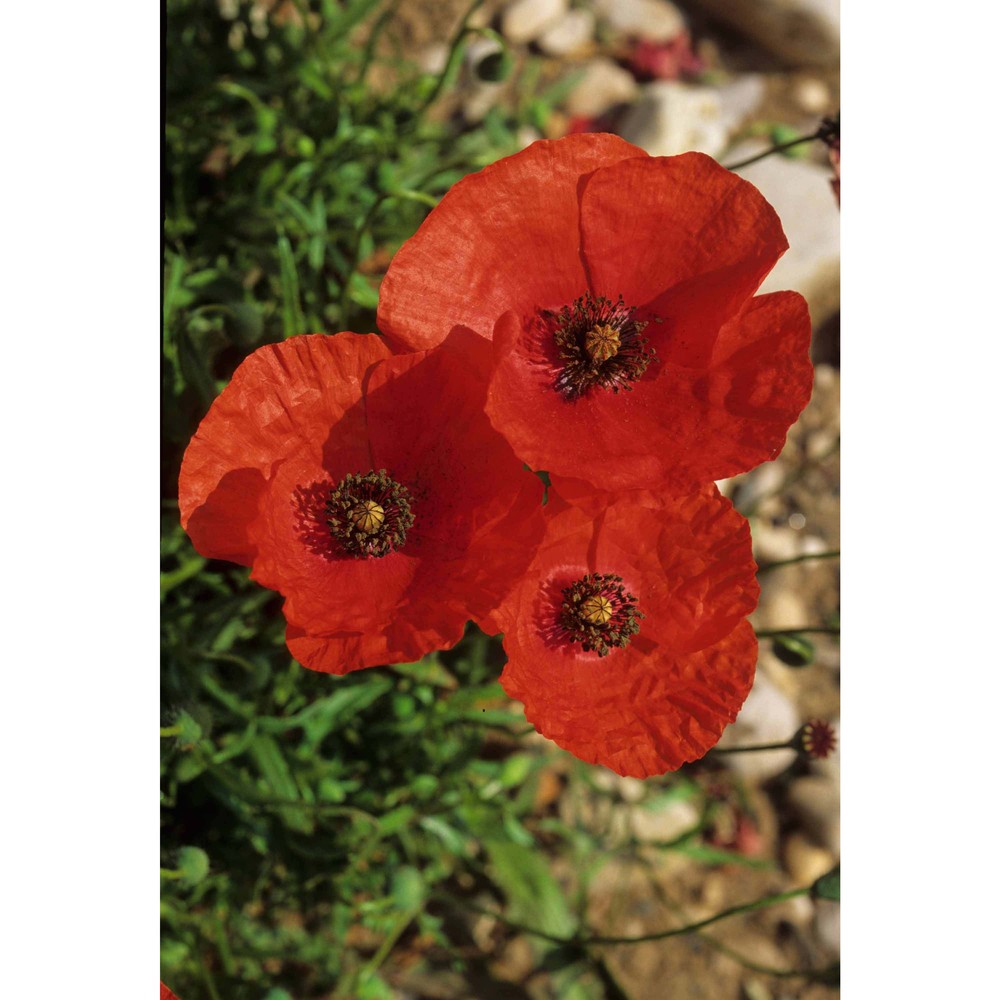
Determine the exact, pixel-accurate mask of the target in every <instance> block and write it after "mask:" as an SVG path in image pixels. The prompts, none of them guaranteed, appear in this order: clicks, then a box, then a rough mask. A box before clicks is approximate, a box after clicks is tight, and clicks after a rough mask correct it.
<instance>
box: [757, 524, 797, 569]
mask: <svg viewBox="0 0 1000 1000" xmlns="http://www.w3.org/2000/svg"><path fill="white" fill-rule="evenodd" d="M801 554H802V552H801V548H800V545H799V536H798V534H797V533H796V532H794V531H792V530H790V529H789V528H776V527H774V525H772V524H768V523H767V522H766V521H759V522H758V523H757V524H755V525H754V526H753V555H754V558H755V559H756V560H757V562H758V563H761V564H763V563H772V562H784V561H785V560H786V559H795V558H796V557H797V556H800V555H801Z"/></svg>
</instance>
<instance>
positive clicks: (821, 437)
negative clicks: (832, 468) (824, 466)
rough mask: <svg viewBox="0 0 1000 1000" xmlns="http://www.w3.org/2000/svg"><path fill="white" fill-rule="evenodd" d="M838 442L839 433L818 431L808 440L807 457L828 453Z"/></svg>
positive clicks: (814, 457) (818, 456) (817, 457)
mask: <svg viewBox="0 0 1000 1000" xmlns="http://www.w3.org/2000/svg"><path fill="white" fill-rule="evenodd" d="M836 444H837V435H836V434H834V433H833V431H816V432H814V433H813V434H810V435H809V437H808V439H807V440H806V457H807V458H810V459H813V460H814V461H815V460H816V459H820V458H822V457H823V456H824V455H828V454H829V453H830V451H831V450H832V449H833V448H834V446H835V445H836Z"/></svg>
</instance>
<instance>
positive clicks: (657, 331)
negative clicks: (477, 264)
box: [580, 153, 788, 366]
mask: <svg viewBox="0 0 1000 1000" xmlns="http://www.w3.org/2000/svg"><path fill="white" fill-rule="evenodd" d="M580 220H581V232H582V239H583V253H584V257H585V259H586V263H587V267H588V270H589V273H590V279H591V290H592V291H593V292H594V293H595V294H597V295H603V296H606V297H609V298H611V299H617V297H618V296H619V295H621V296H622V298H623V299H624V300H625V302H626V303H627V304H628V305H630V306H632V307H635V308H637V309H638V310H639V313H640V316H641V317H643V318H652V317H657V318H658V319H659V320H661V321H662V322H661V323H654V324H653V325H651V326H650V327H649V328H648V329H647V330H646V335H647V337H649V339H650V342H651V343H652V345H653V346H654V347H655V348H656V350H657V352H658V354H659V355H660V357H661V359H663V360H665V361H672V362H675V363H678V364H683V365H687V366H700V365H703V364H704V363H705V362H706V361H707V360H708V357H709V356H710V354H711V350H712V345H713V343H714V340H715V336H716V334H717V332H718V330H719V328H720V327H721V326H722V324H723V322H725V320H727V319H729V318H730V317H731V316H733V315H734V314H735V313H736V312H737V311H738V310H739V308H740V306H742V304H743V303H744V301H745V300H746V299H747V298H749V297H750V296H751V295H753V293H754V292H755V291H756V290H757V288H758V287H759V286H760V284H761V282H762V281H763V280H764V278H765V276H766V275H767V274H768V272H769V271H770V270H771V269H772V268H773V267H774V265H775V262H776V261H777V260H778V258H779V257H780V256H781V255H782V254H783V253H784V252H785V250H787V249H788V241H787V240H786V239H785V234H784V232H783V231H782V228H781V222H780V221H779V219H778V216H777V215H776V213H775V211H774V209H773V208H772V207H771V206H770V205H769V204H768V203H767V201H765V199H764V197H763V195H761V193H760V192H759V191H758V190H757V189H756V188H755V187H754V186H753V185H752V184H750V183H749V182H748V181H745V180H743V179H742V178H740V177H738V176H737V175H736V174H734V173H732V172H731V171H729V170H726V169H725V168H724V167H721V166H720V165H719V164H718V163H716V162H715V160H713V159H712V158H711V157H709V156H705V155H704V154H703V153H684V154H682V155H681V156H669V157H646V158H644V159H631V160H626V161H624V162H621V163H616V164H614V165H613V166H610V167H605V168H604V169H602V170H598V171H596V172H595V173H594V174H592V175H591V176H590V177H588V178H587V180H586V182H585V184H584V185H583V190H582V194H581V198H580Z"/></svg>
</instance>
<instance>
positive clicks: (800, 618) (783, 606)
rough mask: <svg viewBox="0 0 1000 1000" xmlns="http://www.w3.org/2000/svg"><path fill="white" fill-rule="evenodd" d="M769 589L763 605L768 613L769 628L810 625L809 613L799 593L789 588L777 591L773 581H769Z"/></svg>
mask: <svg viewBox="0 0 1000 1000" xmlns="http://www.w3.org/2000/svg"><path fill="white" fill-rule="evenodd" d="M779 582H780V581H779ZM767 587H768V589H767V597H766V600H764V601H763V602H762V604H763V610H766V612H767V627H768V628H799V627H802V626H805V625H808V624H809V611H808V609H807V607H806V602H805V600H803V598H802V596H801V595H800V594H799V593H797V592H796V591H794V590H791V589H790V588H789V587H787V586H785V587H781V588H780V589H776V588H774V587H773V585H772V581H767Z"/></svg>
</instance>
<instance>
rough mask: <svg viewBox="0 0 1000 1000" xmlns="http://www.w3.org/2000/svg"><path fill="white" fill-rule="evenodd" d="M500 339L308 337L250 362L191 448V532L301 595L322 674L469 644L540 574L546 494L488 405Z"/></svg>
mask: <svg viewBox="0 0 1000 1000" xmlns="http://www.w3.org/2000/svg"><path fill="white" fill-rule="evenodd" d="M489 353H490V352H489V344H487V343H486V342H485V341H483V340H482V339H481V338H479V337H476V336H475V335H473V334H472V333H470V332H469V331H461V330H459V331H456V332H455V334H454V335H453V336H451V337H449V338H448V340H447V342H446V343H445V344H442V346H441V347H440V348H437V349H435V350H433V351H428V352H421V353H416V354H411V355H405V356H396V357H393V356H391V355H390V352H389V350H388V348H387V347H386V346H385V344H384V343H383V342H382V340H381V339H380V338H379V337H376V336H372V335H358V334H354V333H341V334H337V335H335V336H332V337H329V336H322V335H319V336H317V335H313V336H305V337H295V338H292V339H291V340H287V341H285V342H284V343H281V344H275V345H270V346H267V347H263V348H261V349H260V350H258V351H256V352H255V353H254V354H252V355H251V356H250V357H249V358H247V359H246V360H245V361H244V362H243V364H242V365H241V366H240V367H239V368H238V369H237V371H236V373H235V375H234V376H233V380H232V382H231V383H230V384H229V386H228V387H227V388H226V389H225V390H224V391H223V392H222V394H221V396H220V397H219V398H218V399H217V400H216V401H215V403H214V404H213V405H212V408H211V409H210V410H209V412H208V415H207V416H206V417H205V419H204V421H202V424H201V426H200V427H199V428H198V431H197V433H196V434H195V436H194V438H193V439H192V441H191V443H190V445H189V446H188V449H187V452H186V453H185V456H184V462H183V465H182V467H181V476H180V489H179V497H180V510H181V523H182V525H183V526H184V527H185V529H186V530H187V532H188V534H189V535H190V536H191V539H192V541H193V542H194V545H195V548H197V549H198V551H199V552H201V553H202V554H203V555H205V556H208V557H210V558H219V559H229V560H231V561H234V562H238V563H242V564H244V565H248V566H251V567H252V574H251V575H252V577H253V579H255V580H257V581H258V582H259V583H261V584H263V585H264V586H265V587H270V588H271V589H273V590H277V591H280V593H282V594H283V595H284V597H285V605H284V611H285V617H286V618H287V620H288V628H287V633H286V636H287V641H288V646H289V649H290V650H291V652H292V654H293V655H294V656H295V657H296V659H298V660H299V662H301V663H303V664H304V665H305V666H307V667H311V668H312V669H315V670H323V671H327V672H330V673H338V674H342V673H347V672H348V671H351V670H357V669H359V668H361V667H367V666H372V665H375V664H378V663H393V662H401V661H410V660H415V659H418V658H419V657H420V656H422V655H424V654H425V653H427V652H429V651H431V650H434V649H441V648H447V647H449V646H452V645H454V644H455V642H457V641H458V639H459V638H461V635H462V632H463V627H464V625H465V623H466V621H467V620H469V619H472V620H473V621H480V620H482V619H483V618H484V617H485V616H486V615H487V614H488V613H489V612H490V611H491V610H492V609H493V608H494V607H495V606H496V605H497V603H498V602H499V600H500V599H501V598H502V597H503V596H504V594H505V593H506V591H507V590H508V589H509V587H510V586H511V585H512V583H513V581H514V579H515V578H516V577H517V576H518V575H519V574H520V573H521V572H523V570H524V567H525V566H526V565H527V562H528V560H529V559H530V556H531V552H532V550H533V542H534V541H536V540H537V538H538V537H539V535H540V533H541V530H542V528H541V520H540V512H539V503H540V498H541V484H540V483H539V482H538V480H537V478H536V477H535V476H533V475H531V474H530V473H527V472H525V471H524V469H523V467H522V464H521V462H520V461H518V460H517V459H516V458H515V457H514V454H513V452H512V451H511V449H510V447H509V446H508V445H507V443H506V442H505V441H504V440H503V438H501V437H500V436H499V435H498V434H497V433H496V432H495V431H494V430H493V428H492V427H491V426H490V424H489V421H488V420H487V419H486V417H485V415H484V413H483V401H484V397H485V392H486V380H487V376H488V371H489Z"/></svg>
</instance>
